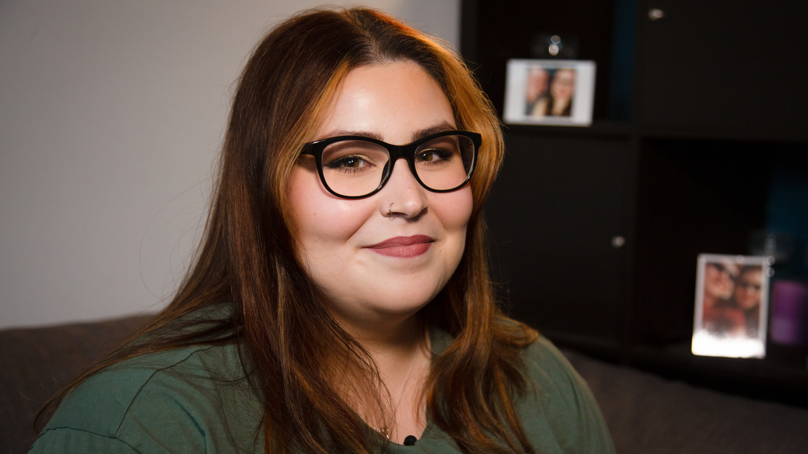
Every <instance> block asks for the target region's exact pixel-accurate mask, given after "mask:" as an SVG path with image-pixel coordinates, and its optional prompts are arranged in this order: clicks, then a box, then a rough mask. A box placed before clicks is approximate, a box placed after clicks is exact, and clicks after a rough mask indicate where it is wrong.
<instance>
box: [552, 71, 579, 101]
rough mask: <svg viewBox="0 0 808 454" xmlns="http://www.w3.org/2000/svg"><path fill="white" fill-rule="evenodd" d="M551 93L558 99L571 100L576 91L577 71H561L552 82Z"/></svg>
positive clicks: (557, 72)
mask: <svg viewBox="0 0 808 454" xmlns="http://www.w3.org/2000/svg"><path fill="white" fill-rule="evenodd" d="M550 91H551V92H552V94H553V97H555V98H556V99H570V98H572V94H573V92H574V91H575V71H572V70H570V69H559V70H558V71H556V73H555V74H554V75H553V81H552V82H550Z"/></svg>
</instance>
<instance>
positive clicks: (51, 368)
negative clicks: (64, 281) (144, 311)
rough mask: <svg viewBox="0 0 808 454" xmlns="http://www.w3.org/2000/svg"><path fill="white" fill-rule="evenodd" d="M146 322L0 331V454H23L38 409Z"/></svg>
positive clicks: (133, 320)
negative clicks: (0, 366) (0, 368)
mask: <svg viewBox="0 0 808 454" xmlns="http://www.w3.org/2000/svg"><path fill="white" fill-rule="evenodd" d="M151 317H152V315H140V316H133V317H127V318H122V319H117V320H108V321H102V322H96V323H76V324H70V325H59V326H53V327H46V328H16V329H8V330H3V331H0V365H2V370H1V371H0V453H2V454H5V453H24V452H28V448H29V447H30V445H31V443H33V440H34V438H36V434H35V433H34V431H33V428H32V424H33V421H34V418H35V417H36V414H37V412H38V411H39V409H40V408H41V407H42V405H44V404H45V402H47V401H48V399H50V398H51V397H52V396H53V395H54V394H55V393H56V392H57V391H59V390H60V389H61V388H62V387H63V386H64V385H66V384H67V383H68V382H69V381H70V380H72V379H73V378H75V377H76V376H78V375H79V374H80V373H81V372H83V371H84V370H86V369H87V368H88V367H89V366H90V365H91V364H92V363H93V362H94V361H96V360H98V359H100V358H101V356H102V354H103V353H105V352H106V351H108V350H109V349H110V348H112V347H114V346H115V345H117V344H118V343H119V342H121V341H123V340H124V339H125V338H127V337H129V336H130V335H131V334H133V333H134V332H135V331H136V330H137V329H138V328H139V327H141V326H143V325H144V324H145V323H146V322H147V321H148V320H149V319H150V318H151Z"/></svg>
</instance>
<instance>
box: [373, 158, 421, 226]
mask: <svg viewBox="0 0 808 454" xmlns="http://www.w3.org/2000/svg"><path fill="white" fill-rule="evenodd" d="M380 194H381V195H382V197H380V198H379V200H380V205H379V211H381V213H382V215H384V216H396V215H399V216H403V217H405V218H414V217H417V216H418V215H420V214H421V213H422V212H423V211H424V210H426V208H427V200H426V189H424V187H423V186H421V184H420V183H418V180H416V179H415V176H414V175H413V174H412V172H411V171H410V167H409V165H407V161H406V160H405V159H398V160H397V162H396V163H395V164H394V165H393V171H392V173H390V179H389V180H388V181H387V184H385V186H384V189H382V191H381V193H380Z"/></svg>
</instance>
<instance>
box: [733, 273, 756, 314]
mask: <svg viewBox="0 0 808 454" xmlns="http://www.w3.org/2000/svg"><path fill="white" fill-rule="evenodd" d="M762 283H763V270H762V269H751V270H746V271H744V272H743V273H741V275H740V277H739V278H738V282H737V284H735V301H737V302H738V306H739V307H740V308H741V309H743V310H749V309H754V308H755V307H757V306H758V305H760V291H761V285H762Z"/></svg>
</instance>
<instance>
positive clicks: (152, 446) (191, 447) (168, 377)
mask: <svg viewBox="0 0 808 454" xmlns="http://www.w3.org/2000/svg"><path fill="white" fill-rule="evenodd" d="M244 406H252V407H254V408H252V409H251V410H250V411H246V412H245V411H242V410H243V408H241V407H244ZM237 408H238V411H237ZM260 409H261V405H260V403H259V402H258V398H257V397H256V396H255V395H253V393H252V389H251V388H250V386H249V385H248V383H247V379H246V377H245V374H244V372H243V368H242V366H241V362H240V360H239V355H238V348H237V347H236V346H235V345H215V346H210V345H208V346H194V347H186V348H178V349H173V350H168V351H164V352H159V353H151V354H146V355H142V356H139V357H136V358H133V359H130V360H126V361H123V362H121V363H118V364H116V365H114V366H111V367H110V368H108V369H105V370H103V371H101V372H99V373H97V374H95V375H93V376H91V377H90V378H88V379H87V380H86V381H85V382H84V383H82V384H81V385H79V386H78V387H77V388H76V389H75V390H74V391H73V392H72V393H71V394H70V395H68V396H67V397H66V398H65V400H64V401H63V402H62V404H61V405H60V406H59V408H58V409H57V411H56V412H55V414H54V415H53V417H52V418H51V420H50V421H49V422H48V424H47V425H46V427H45V429H44V430H43V431H42V433H41V434H40V436H39V438H38V440H37V442H36V444H35V445H34V451H33V452H60V451H62V452H64V451H65V450H67V451H69V452H78V451H82V450H84V448H86V449H90V450H92V449H96V448H97V446H98V444H99V443H103V444H104V446H105V447H106V448H107V449H109V450H110V451H111V452H127V451H126V450H125V449H132V450H134V452H151V451H155V452H159V451H160V449H159V446H161V445H163V444H164V442H165V441H167V440H172V444H176V446H177V447H182V450H181V451H180V452H205V451H208V452H210V449H208V448H209V447H208V448H206V445H207V444H209V443H210V437H211V434H215V433H216V432H217V431H218V430H220V429H215V427H217V426H221V425H222V423H226V422H227V421H228V420H229V418H230V417H231V416H233V415H242V416H236V417H237V419H238V418H248V419H249V420H250V421H246V420H245V421H241V422H242V423H248V422H251V424H247V426H249V427H251V428H252V429H253V431H252V433H253V434H254V433H255V429H256V428H257V424H258V421H260V415H261V414H262V412H261V410H260ZM256 411H257V414H256ZM231 413H232V415H231ZM256 417H257V419H255V418H256ZM225 425H227V424H225ZM64 443H69V444H70V445H71V446H72V447H71V448H65V447H64V446H63V444H64ZM56 446H59V447H60V449H59V450H57V451H54V450H52V449H51V448H53V447H56ZM113 446H114V447H115V448H114V449H113ZM91 448H92V449H91ZM87 452H90V451H87Z"/></svg>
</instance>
